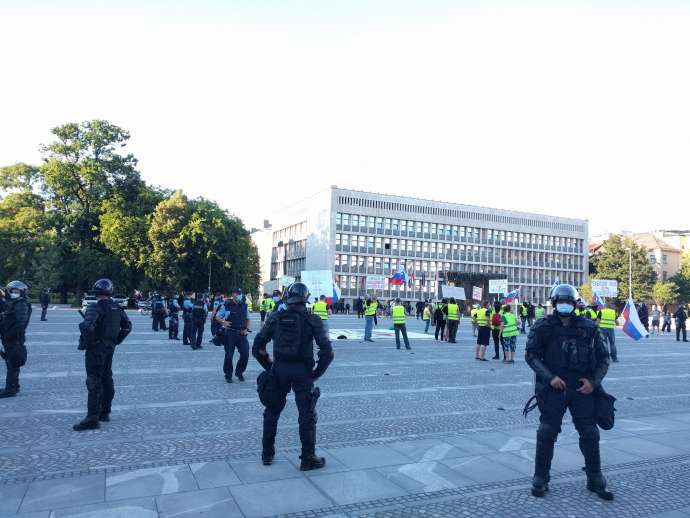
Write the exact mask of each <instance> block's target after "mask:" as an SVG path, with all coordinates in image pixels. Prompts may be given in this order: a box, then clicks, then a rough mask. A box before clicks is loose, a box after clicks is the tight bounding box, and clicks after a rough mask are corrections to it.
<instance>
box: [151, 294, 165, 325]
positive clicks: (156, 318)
mask: <svg viewBox="0 0 690 518" xmlns="http://www.w3.org/2000/svg"><path fill="white" fill-rule="evenodd" d="M151 318H153V324H152V327H153V330H154V331H158V328H159V327H160V328H161V329H162V330H163V331H165V330H166V329H167V327H166V326H165V304H164V303H163V300H162V299H161V298H160V297H156V298H155V299H153V301H152V302H151Z"/></svg>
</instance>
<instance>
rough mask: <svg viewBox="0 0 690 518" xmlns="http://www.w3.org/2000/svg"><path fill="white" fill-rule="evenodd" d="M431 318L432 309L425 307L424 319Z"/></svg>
mask: <svg viewBox="0 0 690 518" xmlns="http://www.w3.org/2000/svg"><path fill="white" fill-rule="evenodd" d="M430 318H431V311H429V308H424V313H422V320H429V319H430Z"/></svg>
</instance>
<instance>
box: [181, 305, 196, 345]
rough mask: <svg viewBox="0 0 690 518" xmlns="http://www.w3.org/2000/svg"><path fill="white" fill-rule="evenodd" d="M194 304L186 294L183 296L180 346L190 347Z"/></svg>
mask: <svg viewBox="0 0 690 518" xmlns="http://www.w3.org/2000/svg"><path fill="white" fill-rule="evenodd" d="M193 308H194V304H193V303H192V299H191V297H190V296H189V295H188V294H185V296H184V299H183V300H182V322H183V323H184V327H183V328H182V344H183V345H192V309H193Z"/></svg>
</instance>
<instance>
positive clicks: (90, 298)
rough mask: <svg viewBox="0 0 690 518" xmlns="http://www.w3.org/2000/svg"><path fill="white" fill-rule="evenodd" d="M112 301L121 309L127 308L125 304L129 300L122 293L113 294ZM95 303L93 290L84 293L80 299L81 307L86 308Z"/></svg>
mask: <svg viewBox="0 0 690 518" xmlns="http://www.w3.org/2000/svg"><path fill="white" fill-rule="evenodd" d="M113 301H115V303H117V305H118V306H120V307H121V308H122V309H127V304H128V303H129V300H128V299H127V297H125V296H124V295H113ZM95 303H96V295H95V293H93V292H87V293H85V294H84V298H83V299H81V309H82V310H84V309H86V307H87V306H89V305H90V304H95Z"/></svg>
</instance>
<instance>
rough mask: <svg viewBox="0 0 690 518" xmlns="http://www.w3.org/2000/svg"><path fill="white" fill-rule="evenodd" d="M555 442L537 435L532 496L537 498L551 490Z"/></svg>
mask: <svg viewBox="0 0 690 518" xmlns="http://www.w3.org/2000/svg"><path fill="white" fill-rule="evenodd" d="M553 444H554V441H552V440H547V439H544V438H541V437H539V436H538V435H537V449H536V452H535V454H534V477H533V478H532V496H536V497H537V498H541V497H543V496H544V495H545V494H546V492H547V491H548V490H549V480H550V475H549V473H550V471H551V460H552V459H553Z"/></svg>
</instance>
